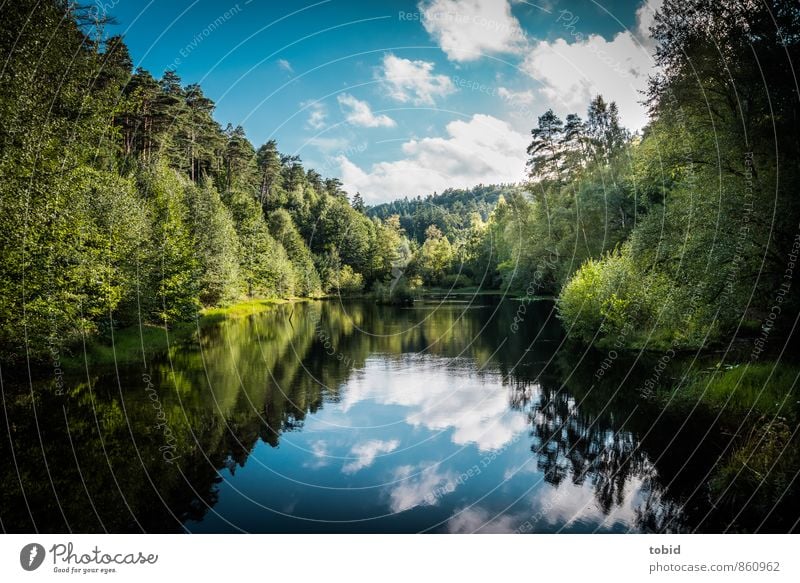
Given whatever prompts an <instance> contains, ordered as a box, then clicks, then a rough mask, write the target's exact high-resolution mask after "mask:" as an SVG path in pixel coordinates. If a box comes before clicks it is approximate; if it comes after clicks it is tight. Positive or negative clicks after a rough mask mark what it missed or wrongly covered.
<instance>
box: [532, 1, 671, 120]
mask: <svg viewBox="0 0 800 583" xmlns="http://www.w3.org/2000/svg"><path fill="white" fill-rule="evenodd" d="M659 6H660V0H651V1H649V2H646V3H644V4H643V5H642V6H640V7H639V9H638V10H637V12H636V17H637V24H636V27H635V28H634V29H633V30H628V31H624V32H620V33H618V34H617V35H615V36H614V38H613V39H612V40H610V41H609V40H606V39H605V38H603V37H602V36H600V35H597V34H585V33H583V32H581V31H580V24H581V22H580V19H579V18H577V17H573V16H572V14H571V13H568V11H564V12H563V13H561V14H560V15H559V17H558V20H559V22H560V25H561V26H562V27H563V29H564V30H563V36H564V38H559V39H557V40H555V41H552V42H548V41H540V42H538V43H536V44H535V45H533V47H532V49H531V50H530V52H529V53H528V55H527V56H526V58H525V60H524V61H523V63H522V65H521V68H522V70H523V71H525V72H526V73H527V74H528V75H530V76H531V77H532V78H533V79H535V80H537V81H539V82H540V83H541V84H542V87H541V88H540V92H541V93H542V95H543V97H544V98H545V99H546V100H547V101H548V102H549V103H550V105H551V106H552V107H553V109H555V110H556V111H558V112H560V113H567V112H573V111H577V112H579V113H583V110H584V109H585V108H586V106H587V105H588V103H589V101H590V100H591V99H592V97H594V96H595V95H597V94H598V93H600V94H602V95H603V96H604V97H605V98H606V100H607V101H616V102H617V106H618V107H619V111H620V117H621V118H622V122H623V124H624V125H626V126H627V127H629V128H632V129H634V130H638V129H641V128H642V127H643V126H644V125H645V123H646V122H647V114H646V110H645V107H644V106H643V105H641V103H640V102H641V101H642V100H643V98H644V96H643V94H642V91H644V90H645V89H646V88H647V79H648V76H649V74H650V73H651V71H652V68H653V57H652V48H653V43H652V39H650V37H649V33H648V31H647V29H648V28H649V26H650V25H651V24H652V22H653V16H654V12H655V10H657V9H658V7H659Z"/></svg>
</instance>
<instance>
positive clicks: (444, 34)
mask: <svg viewBox="0 0 800 583" xmlns="http://www.w3.org/2000/svg"><path fill="white" fill-rule="evenodd" d="M419 9H420V14H421V16H422V18H421V20H422V25H423V26H424V27H425V30H426V31H428V34H430V35H431V37H432V38H433V39H434V40H435V41H436V42H437V43H438V44H439V46H440V47H441V48H442V50H443V51H444V52H445V54H446V55H447V58H448V59H450V60H451V61H457V62H466V61H475V60H477V59H480V58H481V57H482V56H485V55H493V54H502V53H519V52H521V51H522V50H523V49H524V48H525V45H526V44H527V41H526V40H525V33H524V32H523V30H522V27H521V26H520V24H519V21H518V20H517V19H516V18H515V17H514V15H513V14H511V5H510V4H509V2H508V0H423V1H422V2H421V3H420V5H419Z"/></svg>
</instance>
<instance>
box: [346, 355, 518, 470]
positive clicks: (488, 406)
mask: <svg viewBox="0 0 800 583" xmlns="http://www.w3.org/2000/svg"><path fill="white" fill-rule="evenodd" d="M406 366H407V364H406ZM414 371H415V372H414V379H415V382H414V383H409V382H408V379H407V378H404V376H403V375H402V374H398V371H397V370H395V369H386V370H385V371H383V373H384V376H383V377H381V378H380V380H379V381H378V380H376V377H372V378H366V377H365V378H363V379H354V380H353V381H352V382H350V383H349V384H348V388H347V393H346V394H345V395H344V397H343V398H342V409H343V410H344V411H348V410H349V409H350V408H351V407H353V406H354V405H356V404H357V403H360V402H362V401H365V400H369V401H375V402H377V403H380V404H384V405H398V406H400V407H403V408H405V413H404V419H405V422H406V423H408V424H410V425H413V426H418V427H425V428H427V429H430V430H434V431H445V430H448V431H451V437H450V438H451V441H452V442H453V443H454V444H456V445H467V444H474V445H475V447H477V448H478V449H479V450H480V451H492V450H496V449H499V448H501V447H503V446H504V445H506V444H508V443H510V442H511V441H512V440H513V439H514V437H515V436H517V435H519V434H520V433H522V432H524V431H526V430H527V429H528V427H529V421H528V417H527V415H526V414H524V413H522V412H519V411H509V409H508V394H507V393H506V392H505V391H495V390H492V391H489V390H487V385H488V384H492V383H496V382H498V379H497V378H496V377H494V378H493V377H491V376H489V375H481V376H478V375H460V374H458V373H456V372H455V371H452V370H443V369H442V368H441V366H440V365H439V364H435V363H431V362H428V361H426V360H424V359H419V360H418V361H416V362H415V363H414ZM443 478H447V476H443V477H442V479H443ZM445 481H447V480H445Z"/></svg>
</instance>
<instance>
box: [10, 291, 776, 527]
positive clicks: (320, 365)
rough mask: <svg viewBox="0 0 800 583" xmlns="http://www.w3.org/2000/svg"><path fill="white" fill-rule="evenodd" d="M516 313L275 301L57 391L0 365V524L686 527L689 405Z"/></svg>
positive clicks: (693, 519) (548, 308) (550, 322)
mask: <svg viewBox="0 0 800 583" xmlns="http://www.w3.org/2000/svg"><path fill="white" fill-rule="evenodd" d="M516 309H517V305H516V304H515V303H513V302H503V303H496V302H492V301H487V302H485V303H484V304H483V305H475V304H472V305H465V304H444V305H438V304H435V303H433V304H429V305H423V306H416V307H415V308H413V309H402V308H394V307H382V306H376V305H372V304H369V303H364V302H353V303H348V304H340V303H338V302H335V301H328V302H311V303H306V304H297V305H286V306H278V307H277V308H275V309H274V310H272V311H270V312H265V313H261V314H258V315H253V316H250V317H245V318H237V319H229V320H223V321H220V322H217V323H215V324H213V325H210V326H208V327H206V328H204V329H203V330H202V331H200V332H199V333H198V334H197V335H196V337H195V338H194V339H193V340H190V341H187V342H185V343H182V344H180V345H176V346H173V347H172V348H171V349H170V350H169V351H168V353H167V354H165V355H163V356H162V357H159V358H158V359H156V360H154V361H152V362H148V363H147V365H146V366H145V365H144V364H142V365H135V364H134V365H131V366H128V367H124V368H121V369H120V370H119V374H116V373H115V374H108V373H101V372H92V373H91V374H90V375H87V376H85V377H84V378H74V379H71V382H70V383H69V385H68V386H69V390H68V392H67V394H65V395H63V396H56V395H55V394H54V393H53V392H52V391H51V390H50V387H48V386H46V385H45V384H38V385H35V386H34V388H33V390H31V389H30V387H27V386H25V385H15V384H14V383H13V382H9V381H6V382H5V383H4V385H3V398H4V407H5V409H6V412H7V418H6V419H4V420H3V421H1V422H0V424H2V425H3V427H2V432H3V434H4V435H7V436H8V438H7V439H4V440H2V445H0V456H1V457H0V459H2V460H3V462H2V463H3V466H2V467H3V469H2V474H3V478H4V488H3V489H2V491H0V520H2V527H3V529H5V530H7V531H23V532H30V531H34V530H39V531H67V530H73V531H77V532H103V531H111V532H137V531H148V532H152V531H155V532H180V531H184V530H190V531H197V532H228V531H253V532H298V531H302V532H417V531H439V532H476V531H479V532H592V531H601V532H609V531H610V532H627V531H637V532H651V531H659V532H660V531H685V530H691V529H693V528H694V526H695V525H696V524H697V523H698V519H699V518H701V517H703V516H705V515H706V513H707V510H708V509H707V508H706V507H705V500H706V498H707V489H706V485H705V483H706V481H707V475H708V473H709V471H710V470H711V469H712V468H713V465H714V462H715V461H716V457H717V454H718V449H716V448H715V444H714V441H713V432H712V439H711V441H708V443H707V444H706V447H704V448H695V447H694V446H695V445H696V444H697V440H698V439H702V438H703V437H702V436H703V435H704V434H705V429H706V428H707V427H708V421H707V420H699V421H698V423H694V424H688V425H687V426H685V427H684V429H683V430H681V431H676V429H675V428H676V427H679V426H680V424H679V423H677V422H676V420H674V419H670V418H669V417H668V416H665V415H662V414H661V412H660V411H657V410H653V409H652V407H651V406H649V405H648V404H647V403H646V402H644V401H642V400H641V399H640V398H639V396H638V395H636V394H635V393H634V392H633V391H632V390H630V389H629V388H627V387H629V386H635V385H634V380H635V378H636V374H637V373H636V370H635V369H631V367H629V366H627V365H625V366H620V367H618V368H619V371H618V374H617V373H615V372H614V371H612V373H611V374H609V375H608V377H606V379H605V380H604V382H603V384H602V385H598V384H596V382H595V381H594V379H592V373H593V372H594V371H595V370H596V366H597V363H596V362H594V361H593V360H592V357H591V356H588V357H587V356H586V355H581V354H574V353H571V352H570V351H569V350H563V349H562V350H558V347H559V345H560V342H561V330H560V328H559V325H558V323H557V322H556V321H555V319H554V317H553V313H552V305H551V304H549V303H547V302H541V303H537V304H531V305H529V306H528V309H527V313H526V320H525V324H526V325H525V326H524V327H522V328H521V329H520V330H519V331H517V332H512V328H511V323H512V321H513V318H514V315H515V313H516ZM645 370H648V369H646V367H645ZM623 373H629V375H628V377H627V381H626V382H624V383H623V382H621V381H622V376H623ZM645 374H646V372H645ZM148 383H151V384H152V386H153V387H154V388H155V393H154V394H155V398H153V395H152V394H150V392H149V391H148V390H147V384H148ZM701 421H702V422H701ZM167 446H169V447H167ZM690 446H691V447H690ZM695 449H698V453H695V454H694V455H690V456H687V455H686V454H685V453H684V452H687V451H694V450H695ZM166 451H170V452H172V453H173V455H171V456H168V455H165V452H166ZM730 519H731V514H730V513H727V514H726V512H725V511H724V510H720V511H719V512H716V513H712V516H711V517H710V518H709V519H707V520H705V521H704V522H703V526H702V528H703V529H706V530H711V531H714V530H718V529H720V528H721V527H720V525H724V526H727V524H728V523H729V522H730ZM775 520H776V521H778V522H776V526H775V528H777V529H779V530H780V528H781V524H780V522H779V521H780V517H779V516H777V515H776V516H775ZM724 526H723V528H724ZM743 528H748V525H743ZM784 530H785V528H784Z"/></svg>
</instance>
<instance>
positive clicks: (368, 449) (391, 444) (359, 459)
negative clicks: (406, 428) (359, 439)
mask: <svg viewBox="0 0 800 583" xmlns="http://www.w3.org/2000/svg"><path fill="white" fill-rule="evenodd" d="M398 445H400V442H399V441H398V440H396V439H392V440H390V441H381V440H379V439H371V440H369V441H366V442H364V443H359V444H358V445H356V446H355V447H353V449H351V450H350V455H351V456H355V458H356V459H354V460H353V461H350V462H348V463H346V464H345V465H344V467H343V468H342V471H343V472H344V473H345V474H354V473H356V472H357V471H359V470H363V469H364V468H368V467H369V466H371V465H372V462H374V461H375V458H376V457H378V456H379V455H380V454H382V453H391V452H393V451H394V450H396V449H397V446H398Z"/></svg>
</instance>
